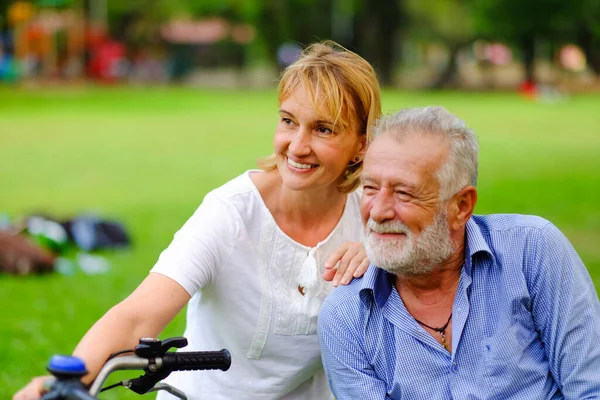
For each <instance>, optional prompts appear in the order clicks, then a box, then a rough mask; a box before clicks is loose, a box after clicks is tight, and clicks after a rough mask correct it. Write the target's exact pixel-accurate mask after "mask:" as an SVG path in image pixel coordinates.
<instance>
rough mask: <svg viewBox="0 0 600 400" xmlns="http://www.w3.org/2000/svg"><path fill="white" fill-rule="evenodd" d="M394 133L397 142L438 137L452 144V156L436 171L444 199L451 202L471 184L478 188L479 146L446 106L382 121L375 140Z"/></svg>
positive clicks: (415, 110)
mask: <svg viewBox="0 0 600 400" xmlns="http://www.w3.org/2000/svg"><path fill="white" fill-rule="evenodd" d="M384 133H391V134H392V136H393V137H394V138H396V139H397V140H399V141H400V140H402V139H403V138H404V137H406V136H408V135H415V136H437V137H439V138H441V139H443V140H447V141H448V142H449V143H450V156H449V158H448V160H447V161H446V162H445V163H444V165H442V166H441V167H440V168H439V169H438V171H437V172H436V177H437V179H438V182H439V184H440V199H441V200H447V199H449V198H450V197H452V196H453V195H454V194H455V193H458V192H459V191H461V190H462V189H463V188H464V187H466V186H468V185H472V186H476V185H477V168H478V158H479V146H478V144H477V137H476V136H475V133H474V132H473V131H472V130H471V129H469V128H468V127H467V124H466V123H465V122H464V121H463V120H461V119H460V118H458V117H456V116H455V115H453V114H451V113H450V112H448V110H446V109H445V108H444V107H439V106H432V107H425V108H405V109H402V110H400V111H398V112H397V113H395V114H390V115H386V116H384V117H383V118H381V119H380V120H379V121H378V122H377V125H376V126H375V129H374V137H375V138H376V137H378V136H381V135H382V134H384Z"/></svg>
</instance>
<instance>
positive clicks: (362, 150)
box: [357, 133, 367, 160]
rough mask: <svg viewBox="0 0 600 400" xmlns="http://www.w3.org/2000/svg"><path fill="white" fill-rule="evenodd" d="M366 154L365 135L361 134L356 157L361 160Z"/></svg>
mask: <svg viewBox="0 0 600 400" xmlns="http://www.w3.org/2000/svg"><path fill="white" fill-rule="evenodd" d="M366 152H367V135H366V134H365V133H362V134H361V135H360V139H359V147H358V154H357V156H358V157H360V159H361V160H362V159H363V158H365V153H366Z"/></svg>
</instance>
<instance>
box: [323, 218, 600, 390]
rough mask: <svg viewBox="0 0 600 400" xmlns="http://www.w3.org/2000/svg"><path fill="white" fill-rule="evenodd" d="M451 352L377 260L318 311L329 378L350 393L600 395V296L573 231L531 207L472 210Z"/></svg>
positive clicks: (336, 385)
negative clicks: (506, 211)
mask: <svg viewBox="0 0 600 400" xmlns="http://www.w3.org/2000/svg"><path fill="white" fill-rule="evenodd" d="M452 315H453V316H452V321H453V323H452V352H448V351H446V350H445V349H444V348H443V347H442V346H441V345H440V344H439V343H438V342H437V341H436V340H435V339H434V338H433V337H432V336H431V335H430V334H429V333H427V332H426V331H425V330H424V329H423V328H422V327H421V326H420V325H419V324H418V323H417V322H416V321H415V319H414V318H413V317H412V316H411V315H410V314H409V313H408V311H407V310H406V308H405V307H404V304H403V302H402V299H401V298H400V296H399V295H398V292H397V291H396V289H395V286H394V276H393V275H391V274H388V273H387V272H385V271H383V270H381V269H379V268H376V267H374V266H373V265H371V266H370V267H369V270H368V271H367V273H366V274H365V275H364V277H363V278H362V279H356V280H354V281H353V282H352V283H351V284H350V285H348V286H342V287H339V288H337V289H335V290H334V291H333V292H332V293H331V294H330V295H329V297H328V298H327V299H326V301H325V303H324V304H323V308H322V310H321V314H320V317H319V339H320V343H321V350H322V357H323V364H324V366H325V370H326V372H327V375H328V379H329V384H330V385H331V388H332V390H333V392H334V394H335V396H336V398H337V399H338V400H345V399H361V400H363V399H410V400H413V399H428V400H429V399H499V400H500V399H501V400H508V399H527V400H529V399H578V400H581V399H600V303H599V301H598V295H597V294H596V291H595V289H594V285H593V283H592V281H591V279H590V276H589V274H588V272H587V270H586V268H585V266H584V265H583V263H582V262H581V260H580V258H579V257H578V255H577V253H576V252H575V250H574V249H573V247H572V246H571V245H570V243H569V242H568V240H567V239H566V238H565V237H564V235H563V234H562V233H561V232H560V231H559V230H558V229H557V228H556V227H555V226H554V225H552V224H551V223H549V222H548V221H546V220H544V219H542V218H538V217H531V216H522V215H489V216H473V217H472V218H471V219H470V220H469V221H468V223H467V228H466V251H465V260H464V266H463V268H462V272H461V276H460V281H459V284H458V289H457V291H456V295H455V298H454V304H453V306H452Z"/></svg>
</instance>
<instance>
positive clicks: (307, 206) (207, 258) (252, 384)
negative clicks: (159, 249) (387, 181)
mask: <svg viewBox="0 0 600 400" xmlns="http://www.w3.org/2000/svg"><path fill="white" fill-rule="evenodd" d="M278 103H279V120H278V123H277V128H276V131H275V137H274V154H273V155H271V156H269V157H267V158H266V159H263V160H261V161H260V162H259V166H260V167H261V169H260V170H252V171H247V172H245V173H244V174H242V175H241V176H239V177H237V178H235V179H233V180H232V181H230V182H228V183H226V184H225V185H223V186H221V187H219V188H217V189H215V190H213V191H212V192H210V193H209V194H207V195H206V197H205V198H204V201H203V202H202V204H201V205H200V207H199V208H198V210H197V211H196V212H195V213H194V215H193V216H192V217H191V218H190V219H189V220H188V221H187V222H186V224H185V225H184V226H183V227H182V228H181V229H180V230H179V232H177V234H176V235H175V238H174V240H173V242H172V243H171V244H170V245H169V247H168V248H167V249H166V250H165V251H164V252H163V253H162V254H161V256H160V258H159V260H158V262H157V263H156V265H155V266H154V268H153V269H152V270H151V272H150V274H149V275H148V277H147V278H146V279H145V280H144V281H143V282H142V283H141V284H140V286H139V287H138V288H137V289H136V290H135V291H134V292H133V293H132V294H131V295H130V296H129V297H128V298H127V299H125V300H124V301H123V302H121V303H120V304H118V305H116V306H115V307H113V308H112V309H111V310H110V311H109V312H108V313H107V314H106V315H105V316H103V317H102V318H101V319H100V320H99V321H98V322H97V323H96V324H95V325H94V326H93V327H92V328H91V329H90V331H89V332H88V333H87V334H86V335H85V336H84V338H83V339H82V340H81V342H80V343H79V345H78V346H77V348H76V349H75V351H74V354H75V355H76V356H79V357H81V358H82V359H83V360H84V361H85V362H86V365H87V368H88V370H89V371H90V374H89V375H88V376H86V380H91V379H93V378H94V377H95V376H96V374H97V373H98V370H99V368H100V367H101V365H102V363H103V362H104V361H105V360H106V358H107V357H108V355H109V354H111V353H112V352H115V351H117V350H120V349H124V348H132V347H133V346H134V345H135V344H137V341H138V339H139V338H140V337H155V336H157V335H158V334H160V332H161V331H162V330H163V329H164V328H165V326H166V325H167V324H168V323H169V322H170V321H171V320H172V319H173V318H174V317H175V316H176V315H177V313H178V312H179V311H180V310H181V309H182V308H183V307H184V306H185V305H186V304H188V308H187V327H186V331H185V333H184V336H186V337H187V338H188V341H189V345H188V346H187V347H186V348H185V350H186V351H193V350H212V349H221V348H227V349H228V350H229V351H230V352H231V356H232V364H231V368H230V369H229V370H228V371H227V372H222V371H201V372H177V373H173V374H172V375H171V376H170V377H169V378H168V379H167V381H168V382H170V383H171V384H173V385H174V386H176V387H177V388H179V389H181V390H183V392H185V393H186V394H187V396H188V398H189V399H282V398H285V399H326V398H331V396H332V395H331V392H330V390H329V387H328V384H327V380H326V378H325V375H324V372H323V367H322V364H321V358H320V352H319V343H318V339H317V335H316V327H317V316H318V312H319V309H320V307H321V304H322V302H323V300H324V298H325V296H326V295H327V294H328V293H329V292H330V291H331V290H332V289H333V287H334V286H337V284H339V283H342V284H345V283H348V282H349V281H350V280H351V278H352V276H360V275H362V274H363V273H364V271H365V270H366V269H367V266H368V260H367V259H366V256H365V253H364V250H363V248H362V246H361V245H360V244H358V243H356V242H358V241H359V239H360V232H361V222H360V213H359V194H358V193H357V192H355V191H354V189H355V188H356V187H357V185H358V178H359V174H360V171H361V168H362V159H363V155H364V152H365V146H366V143H367V140H368V138H367V136H368V135H369V133H370V128H371V126H372V125H373V124H374V122H375V120H376V119H377V118H378V117H379V116H380V114H381V105H380V93H379V86H378V82H377V79H376V75H375V72H374V71H373V68H372V67H371V66H370V65H369V64H368V63H367V62H366V61H365V60H364V59H362V58H361V57H359V56H358V55H356V54H354V53H352V52H350V51H348V50H346V49H344V48H341V47H340V46H337V45H336V44H335V43H332V42H325V43H317V44H313V45H311V46H309V47H308V48H307V49H306V50H305V51H304V52H303V54H302V56H301V57H300V58H299V59H298V61H296V62H295V63H294V64H292V65H291V66H289V67H288V68H287V69H286V70H285V71H284V72H283V74H282V77H281V81H280V85H279V96H278ZM142 310H144V311H143V312H142ZM146 310H151V312H150V313H149V312H147V311H146ZM43 379H44V378H35V379H34V380H33V381H32V382H31V383H30V384H29V385H28V386H27V387H26V388H24V389H23V390H21V391H20V392H19V393H17V394H16V395H15V397H14V398H15V399H24V398H27V399H29V398H32V397H37V396H39V393H40V388H41V383H40V382H41V381H42V380H43ZM159 398H163V399H166V398H170V395H168V394H160V395H159Z"/></svg>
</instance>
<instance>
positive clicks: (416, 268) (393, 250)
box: [363, 212, 454, 276]
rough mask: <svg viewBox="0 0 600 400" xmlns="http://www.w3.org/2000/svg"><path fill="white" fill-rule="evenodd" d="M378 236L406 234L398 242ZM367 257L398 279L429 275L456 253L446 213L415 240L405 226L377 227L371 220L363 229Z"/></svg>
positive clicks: (385, 224)
mask: <svg viewBox="0 0 600 400" xmlns="http://www.w3.org/2000/svg"><path fill="white" fill-rule="evenodd" d="M373 232H378V233H403V234H404V235H406V236H404V237H401V238H397V239H382V238H378V237H376V236H375V235H374V234H373ZM363 244H364V246H365V249H366V252H367V257H368V258H369V260H370V261H371V262H372V263H373V264H375V265H376V266H378V267H380V268H382V269H384V270H386V271H388V272H390V273H392V274H394V275H398V276H415V275H425V274H428V273H430V272H431V271H433V270H434V269H435V268H436V267H437V266H438V265H439V264H441V263H442V262H443V261H445V260H447V259H448V258H449V257H450V256H451V255H452V253H453V252H454V244H453V243H452V240H451V239H450V228H449V227H448V220H447V218H446V215H445V213H444V212H438V213H437V214H436V216H435V218H434V220H433V222H432V223H431V224H430V225H428V226H426V227H425V229H423V230H422V231H421V233H420V234H419V235H417V236H415V235H414V234H413V233H412V232H411V231H410V229H409V228H408V227H407V226H406V225H404V224H403V223H402V222H400V221H397V220H394V221H389V222H384V223H377V222H375V221H373V220H372V219H371V218H369V220H368V221H367V225H366V227H365V228H364V229H363Z"/></svg>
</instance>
